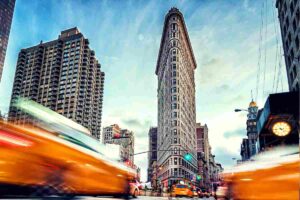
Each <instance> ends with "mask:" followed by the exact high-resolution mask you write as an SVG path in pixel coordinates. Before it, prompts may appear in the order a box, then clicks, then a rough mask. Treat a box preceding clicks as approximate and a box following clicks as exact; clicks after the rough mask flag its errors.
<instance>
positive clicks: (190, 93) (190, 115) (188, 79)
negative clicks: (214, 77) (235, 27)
mask: <svg viewBox="0 0 300 200" xmlns="http://www.w3.org/2000/svg"><path fill="white" fill-rule="evenodd" d="M196 67H197V65H196V60H195V58H194V54H193V50H192V46H191V42H190V39H189V36H188V32H187V28H186V25H185V22H184V18H183V15H182V13H181V12H180V11H179V10H178V9H177V8H172V9H171V10H170V11H169V12H168V14H167V15H166V17H165V22H164V27H163V33H162V38H161V43H160V49H159V54H158V59H157V65H156V71H155V73H156V75H157V78H158V89H157V92H158V94H157V96H158V128H157V136H158V145H157V148H158V149H159V150H160V149H162V150H168V151H159V152H158V155H157V156H158V157H157V159H158V161H157V163H158V166H159V167H160V168H161V170H160V171H159V175H158V176H159V177H158V178H159V180H160V183H161V185H162V186H163V187H170V185H172V184H173V183H175V182H178V181H180V180H186V181H187V180H189V181H191V180H193V179H194V178H195V176H196V172H197V156H196V155H197V152H196V127H195V126H196V112H195V111H196V109H195V80H194V70H195V69H196ZM186 154H190V156H188V160H187V159H185V155H186Z"/></svg>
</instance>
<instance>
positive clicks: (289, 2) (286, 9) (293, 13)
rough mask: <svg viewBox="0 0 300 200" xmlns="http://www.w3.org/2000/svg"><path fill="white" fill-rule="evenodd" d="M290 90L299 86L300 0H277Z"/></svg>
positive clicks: (294, 89)
mask: <svg viewBox="0 0 300 200" xmlns="http://www.w3.org/2000/svg"><path fill="white" fill-rule="evenodd" d="M276 7H277V9H278V18H279V22H280V28H281V37H282V42H283V50H284V58H285V64H286V71H287V77H288V83H289V89H290V91H299V86H300V0H277V1H276Z"/></svg>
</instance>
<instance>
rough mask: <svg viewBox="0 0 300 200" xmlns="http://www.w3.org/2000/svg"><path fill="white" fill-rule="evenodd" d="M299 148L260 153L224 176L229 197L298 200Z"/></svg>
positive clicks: (275, 149)
mask: <svg viewBox="0 0 300 200" xmlns="http://www.w3.org/2000/svg"><path fill="white" fill-rule="evenodd" d="M299 163H300V158H299V146H284V147H277V148H273V149H272V150H269V151H265V152H262V153H259V154H258V155H256V156H255V157H253V158H252V159H251V161H248V162H245V163H243V164H240V165H238V166H236V167H235V168H233V169H232V170H230V171H227V172H225V173H224V174H223V176H224V180H225V181H226V183H227V185H228V189H227V194H226V196H227V198H233V199H249V200H256V199H257V200H258V199H259V200H261V199H268V200H275V199H280V200H294V199H295V200H296V199H297V200H298V199H299V178H300V176H299Z"/></svg>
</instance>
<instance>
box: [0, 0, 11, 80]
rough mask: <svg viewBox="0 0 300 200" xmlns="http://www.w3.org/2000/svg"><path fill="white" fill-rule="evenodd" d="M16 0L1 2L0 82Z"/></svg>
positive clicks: (3, 0) (2, 0)
mask: <svg viewBox="0 0 300 200" xmlns="http://www.w3.org/2000/svg"><path fill="white" fill-rule="evenodd" d="M14 7H15V0H1V1H0V82H1V77H2V71H3V66H4V61H5V54H6V48H7V43H8V38H9V33H10V27H11V22H12V18H13V14H14Z"/></svg>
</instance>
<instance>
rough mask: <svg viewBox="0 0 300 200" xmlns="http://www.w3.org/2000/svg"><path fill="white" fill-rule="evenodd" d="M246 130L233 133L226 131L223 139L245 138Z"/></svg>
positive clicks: (237, 130)
mask: <svg viewBox="0 0 300 200" xmlns="http://www.w3.org/2000/svg"><path fill="white" fill-rule="evenodd" d="M245 133H246V130H245V128H243V129H236V130H234V131H226V132H224V137H225V138H232V137H239V138H240V137H245Z"/></svg>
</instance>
